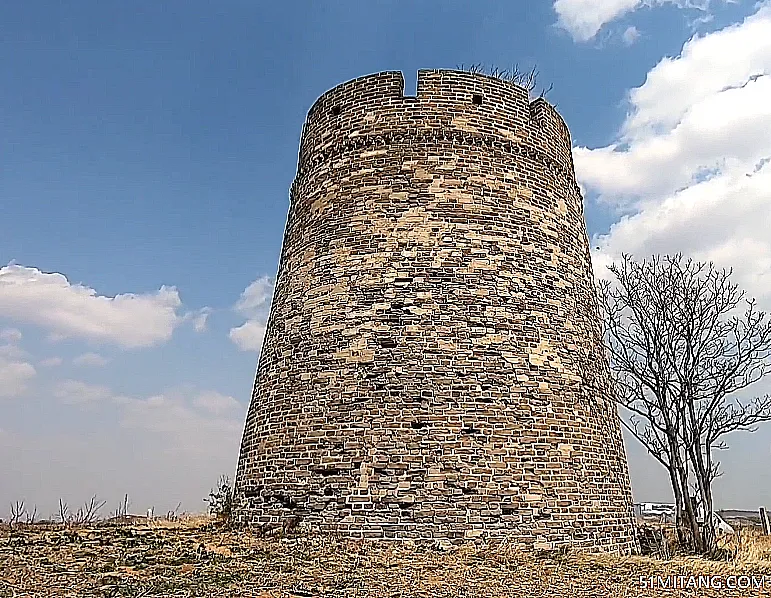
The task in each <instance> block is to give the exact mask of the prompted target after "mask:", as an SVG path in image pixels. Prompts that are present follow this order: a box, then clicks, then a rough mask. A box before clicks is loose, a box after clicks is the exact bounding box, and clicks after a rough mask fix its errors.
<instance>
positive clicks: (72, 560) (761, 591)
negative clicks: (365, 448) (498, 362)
mask: <svg viewBox="0 0 771 598" xmlns="http://www.w3.org/2000/svg"><path fill="white" fill-rule="evenodd" d="M764 542H766V539H765V538H760V539H759V538H757V537H754V536H753V537H749V538H748V537H745V538H743V539H741V540H738V541H737V546H738V547H739V549H738V550H735V551H734V552H735V553H736V556H735V557H734V558H733V559H732V560H730V561H722V562H713V561H704V560H700V559H695V558H674V559H671V560H667V561H664V560H657V559H653V558H649V557H639V556H638V557H614V556H608V555H595V556H591V555H582V554H570V553H564V552H550V553H539V554H525V553H522V552H519V551H516V550H513V549H511V548H509V547H507V546H505V545H501V544H498V545H490V546H476V545H461V546H443V545H438V544H430V543H417V544H416V543H409V542H407V543H404V542H400V543H378V542H360V541H351V540H341V539H338V538H334V537H329V536H311V537H306V536H295V537H283V538H281V537H264V536H262V537H261V536H258V535H255V534H252V533H249V532H244V531H238V532H236V531H228V530H226V529H224V528H222V527H221V526H217V525H215V524H213V523H212V522H211V521H207V520H196V521H191V522H186V523H168V522H161V523H157V522H150V523H147V522H145V523H135V524H132V525H125V524H124V525H114V524H99V525H94V526H90V527H87V528H78V529H73V528H70V529H68V528H65V527H63V526H56V525H33V526H17V527H16V528H14V529H10V528H9V527H8V526H5V527H0V597H2V598H6V597H15V598H16V597H18V598H21V597H25V596H41V597H42V596H46V597H47V596H56V597H65V596H72V597H78V598H80V597H90V596H99V597H113V596H114V597H117V596H126V597H128V596H131V597H134V598H139V597H143V598H151V597H153V598H154V597H161V596H163V597H167V596H169V597H174V596H180V597H182V596H186V597H190V596H201V597H203V596H206V597H209V596H211V597H215V596H216V597H219V596H234V597H237V596H243V597H261V598H269V597H270V598H279V597H302V598H310V597H317V596H318V597H322V596H341V597H342V596H366V597H379V596H390V597H397V596H398V597H403V596H421V597H422V596H425V597H427V598H428V597H431V598H434V597H442V596H460V597H471V596H517V597H520V596H524V597H525V598H536V597H541V596H544V597H546V596H548V597H561V596H565V597H570V598H583V597H589V596H601V597H603V598H615V597H621V596H699V597H701V596H771V562H769V561H768V560H767V559H768V557H769V555H771V543H769V544H768V545H766V544H765V543H764ZM677 576H681V577H677ZM692 576H693V577H692ZM696 576H712V577H702V578H698V577H696ZM732 576H740V577H732ZM659 577H661V579H658V578H659ZM641 580H642V581H641ZM699 583H701V584H702V587H701V588H699V587H698V584H699ZM705 584H708V585H710V586H711V587H710V588H705V587H704V585H705ZM667 586H668V587H667ZM673 586H674V587H675V588H674V589H673ZM728 586H733V588H732V587H728ZM742 586H743V587H742Z"/></svg>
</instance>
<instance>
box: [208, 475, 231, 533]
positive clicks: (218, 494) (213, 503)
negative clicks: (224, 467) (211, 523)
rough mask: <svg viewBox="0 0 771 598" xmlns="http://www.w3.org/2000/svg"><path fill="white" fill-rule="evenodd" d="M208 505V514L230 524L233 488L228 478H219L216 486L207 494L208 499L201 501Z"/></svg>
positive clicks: (224, 476)
mask: <svg viewBox="0 0 771 598" xmlns="http://www.w3.org/2000/svg"><path fill="white" fill-rule="evenodd" d="M203 500H204V502H206V503H208V505H209V514H210V515H214V517H216V518H217V520H219V521H221V522H223V523H230V522H231V521H232V515H233V486H232V484H231V483H230V478H229V477H228V476H226V475H223V476H220V478H219V480H218V481H217V486H216V488H214V489H213V490H211V491H210V492H209V497H208V498H204V499H203Z"/></svg>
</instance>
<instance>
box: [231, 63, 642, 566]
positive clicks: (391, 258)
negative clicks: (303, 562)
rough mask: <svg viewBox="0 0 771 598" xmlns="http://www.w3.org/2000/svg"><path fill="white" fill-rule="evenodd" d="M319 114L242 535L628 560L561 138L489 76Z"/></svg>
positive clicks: (579, 216) (542, 109)
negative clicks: (459, 544) (483, 546)
mask: <svg viewBox="0 0 771 598" xmlns="http://www.w3.org/2000/svg"><path fill="white" fill-rule="evenodd" d="M403 90H404V80H403V77H402V74H401V73H399V72H385V73H378V74H375V75H369V76H366V77H362V78H359V79H355V80H353V81H348V82H347V83H343V84H342V85H339V86H337V87H335V88H334V89H332V90H330V91H329V92H327V93H325V94H324V95H323V96H321V97H320V98H319V99H318V100H317V101H316V103H315V104H314V105H313V107H312V108H311V110H310V112H309V113H308V117H307V121H306V123H305V127H304V129H303V135H302V142H301V147H300V156H299V163H298V169H297V177H296V179H295V181H294V183H293V185H292V189H291V198H290V209H289V216H288V221H287V225H286V231H285V235H284V244H283V249H282V252H281V260H280V266H279V271H278V276H277V280H276V289H275V295H274V298H273V303H272V306H271V312H270V317H269V320H268V326H267V332H266V336H265V342H264V346H263V348H262V353H261V355H260V359H259V365H258V369H257V377H256V381H255V385H254V392H253V395H252V400H251V405H250V408H249V412H248V415H247V418H246V427H245V430H244V436H243V441H242V445H241V454H240V459H239V462H238V472H237V474H236V484H235V494H236V499H237V509H236V518H237V521H239V522H241V523H245V524H250V525H261V524H275V525H281V524H282V523H286V522H292V521H293V522H301V523H302V524H304V525H307V526H308V527H309V528H310V529H317V530H321V531H331V532H338V533H341V534H343V535H345V536H350V537H359V538H361V537H364V538H396V539H400V538H432V537H433V538H450V539H452V538H464V537H465V538H474V537H479V536H483V537H486V538H504V537H505V538H508V539H510V540H511V541H512V542H513V543H515V544H518V545H522V546H523V547H524V546H534V547H544V548H547V547H556V546H560V545H570V546H573V547H579V548H584V549H589V550H608V551H613V552H629V551H630V550H631V549H632V547H633V545H634V531H633V514H632V504H631V492H630V486H629V478H628V471H627V463H626V456H625V453H624V447H623V443H622V438H621V432H620V426H619V422H618V417H617V414H616V407H615V404H614V401H613V397H612V391H611V387H610V384H609V370H608V364H607V362H606V357H605V353H604V351H603V345H602V339H601V330H600V324H599V319H598V311H597V305H596V302H595V296H594V291H593V278H592V268H591V261H590V255H589V244H588V240H587V235H586V227H585V224H584V218H583V203H582V198H581V195H580V192H579V189H578V186H577V185H576V182H575V176H574V172H573V162H572V156H571V141H570V133H569V132H568V129H567V127H566V126H565V123H564V121H563V120H562V118H561V117H560V116H559V114H558V113H557V112H556V111H555V110H554V108H552V107H551V105H549V104H548V103H547V102H546V101H545V100H543V99H536V100H534V101H530V99H529V97H528V93H527V91H526V90H525V89H523V88H522V87H520V86H517V85H516V84H513V83H509V82H506V81H502V80H499V79H496V78H492V77H488V76H484V75H480V74H471V73H466V72H458V71H434V70H425V71H419V73H418V86H417V95H416V96H415V97H409V96H405V95H404V93H403Z"/></svg>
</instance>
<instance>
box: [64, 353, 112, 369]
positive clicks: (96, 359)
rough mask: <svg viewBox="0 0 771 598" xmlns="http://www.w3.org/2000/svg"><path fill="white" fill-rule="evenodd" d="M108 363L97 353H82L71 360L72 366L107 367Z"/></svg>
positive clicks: (107, 360)
mask: <svg viewBox="0 0 771 598" xmlns="http://www.w3.org/2000/svg"><path fill="white" fill-rule="evenodd" d="M109 362H110V360H109V359H107V358H106V357H102V356H101V355H99V354H98V353H83V354H82V355H78V356H77V357H75V358H74V359H73V360H72V363H73V365H78V366H95V367H100V366H103V365H107V364H108V363H109Z"/></svg>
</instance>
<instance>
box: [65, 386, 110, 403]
mask: <svg viewBox="0 0 771 598" xmlns="http://www.w3.org/2000/svg"><path fill="white" fill-rule="evenodd" d="M54 396H55V397H56V398H57V399H59V400H60V401H61V402H62V403H64V404H65V405H85V404H88V403H97V402H102V401H107V400H109V399H112V398H113V394H112V391H110V389H109V388H108V387H106V386H99V385H95V384H87V383H85V382H81V381H80V380H63V381H62V382H59V383H58V384H57V385H56V388H55V389H54Z"/></svg>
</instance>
